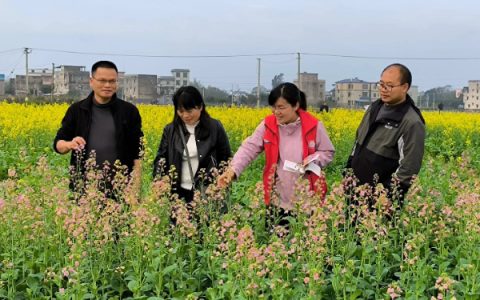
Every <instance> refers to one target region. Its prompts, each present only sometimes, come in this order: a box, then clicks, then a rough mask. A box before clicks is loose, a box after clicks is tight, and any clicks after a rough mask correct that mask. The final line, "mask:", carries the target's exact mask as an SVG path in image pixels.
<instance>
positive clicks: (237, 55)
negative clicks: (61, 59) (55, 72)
mask: <svg viewBox="0 0 480 300" xmlns="http://www.w3.org/2000/svg"><path fill="white" fill-rule="evenodd" d="M22 49H23V48H15V49H8V50H1V51H0V54H4V53H9V52H15V51H20V50H22ZM29 49H32V50H36V51H43V52H56V53H67V54H78V55H102V56H124V57H141V58H142V57H143V58H235V57H268V56H287V55H295V54H298V53H300V54H301V55H306V56H323V57H338V58H352V59H366V60H425V61H471V60H480V57H454V56H452V57H420V56H419V57H415V56H412V57H408V56H404V57H402V56H366V55H346V54H337V53H315V52H277V53H245V54H216V55H156V54H155V55H153V54H152V55H150V54H138V53H110V52H88V51H74V50H64V49H50V48H29ZM292 60H293V59H292ZM290 61H291V60H286V61H278V62H274V61H265V62H268V63H287V62H290Z"/></svg>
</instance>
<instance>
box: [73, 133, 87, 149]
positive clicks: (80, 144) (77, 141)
mask: <svg viewBox="0 0 480 300" xmlns="http://www.w3.org/2000/svg"><path fill="white" fill-rule="evenodd" d="M86 144H87V142H85V140H84V139H83V138H82V137H81V136H76V137H74V138H73V139H72V141H71V142H70V143H69V148H70V150H75V151H80V150H83V149H84V148H85V145H86Z"/></svg>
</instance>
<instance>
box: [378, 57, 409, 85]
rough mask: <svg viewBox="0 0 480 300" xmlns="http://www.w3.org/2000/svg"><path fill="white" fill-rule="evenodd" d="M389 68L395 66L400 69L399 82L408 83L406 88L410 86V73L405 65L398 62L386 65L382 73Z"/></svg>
mask: <svg viewBox="0 0 480 300" xmlns="http://www.w3.org/2000/svg"><path fill="white" fill-rule="evenodd" d="M390 68H397V69H398V70H399V71H400V76H401V78H400V81H401V82H400V84H404V83H408V88H410V87H411V86H412V73H411V72H410V70H409V69H408V68H407V67H406V66H405V65H402V64H399V63H394V64H391V65H388V66H387V67H386V68H385V69H383V71H382V74H383V72H385V71H386V70H387V69H390Z"/></svg>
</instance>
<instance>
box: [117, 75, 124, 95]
mask: <svg viewBox="0 0 480 300" xmlns="http://www.w3.org/2000/svg"><path fill="white" fill-rule="evenodd" d="M117 97H118V98H120V99H125V72H118V83H117Z"/></svg>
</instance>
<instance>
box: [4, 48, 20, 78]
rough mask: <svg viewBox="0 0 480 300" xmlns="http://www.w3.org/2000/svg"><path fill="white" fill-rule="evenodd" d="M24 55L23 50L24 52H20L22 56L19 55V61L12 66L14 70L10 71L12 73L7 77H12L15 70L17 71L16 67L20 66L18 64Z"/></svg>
mask: <svg viewBox="0 0 480 300" xmlns="http://www.w3.org/2000/svg"><path fill="white" fill-rule="evenodd" d="M22 57H23V52H22V54H20V56H19V57H18V59H17V62H16V63H15V65H14V66H13V68H12V70H11V71H10V73H9V74H8V76H7V78H10V77H11V76H12V75H13V72H15V69H16V68H17V67H18V64H20V61H21V60H22Z"/></svg>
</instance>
